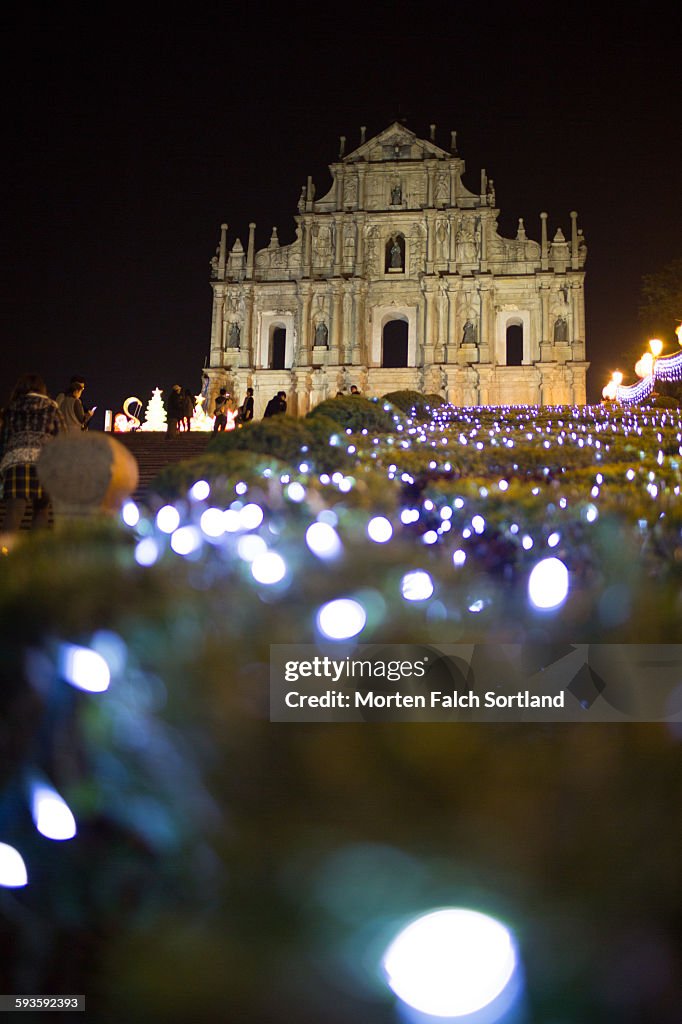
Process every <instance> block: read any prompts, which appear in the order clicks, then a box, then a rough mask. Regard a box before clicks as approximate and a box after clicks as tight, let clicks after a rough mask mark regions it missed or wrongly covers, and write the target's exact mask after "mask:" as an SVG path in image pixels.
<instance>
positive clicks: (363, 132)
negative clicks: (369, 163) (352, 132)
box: [360, 124, 367, 146]
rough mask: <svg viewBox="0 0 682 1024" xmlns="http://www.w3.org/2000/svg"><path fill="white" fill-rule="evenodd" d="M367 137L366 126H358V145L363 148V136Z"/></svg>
mask: <svg viewBox="0 0 682 1024" xmlns="http://www.w3.org/2000/svg"><path fill="white" fill-rule="evenodd" d="M366 135H367V125H365V124H363V125H360V145H361V146H364V144H365V136H366Z"/></svg>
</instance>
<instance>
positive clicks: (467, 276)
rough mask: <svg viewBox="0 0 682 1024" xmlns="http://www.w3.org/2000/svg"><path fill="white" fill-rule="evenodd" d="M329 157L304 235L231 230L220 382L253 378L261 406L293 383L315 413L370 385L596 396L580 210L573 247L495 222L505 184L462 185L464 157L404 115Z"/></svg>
mask: <svg viewBox="0 0 682 1024" xmlns="http://www.w3.org/2000/svg"><path fill="white" fill-rule="evenodd" d="M364 136H365V131H364V129H362V142H361V145H360V146H359V147H358V148H357V149H355V150H353V151H352V152H350V153H348V154H347V155H345V153H344V147H345V139H344V138H342V139H341V152H340V154H339V159H338V161H337V162H336V163H334V164H332V165H331V166H330V171H331V175H332V187H331V189H330V190H329V192H328V193H327V194H326V195H325V196H323V197H322V198H320V199H317V198H316V197H315V187H314V185H313V182H312V180H311V179H310V178H309V179H308V183H307V185H306V186H304V188H303V190H302V192H301V196H300V199H299V201H298V215H297V216H296V217H295V218H294V219H295V222H296V238H295V241H293V242H292V243H290V244H287V245H280V242H279V238H278V235H277V229H276V228H273V231H272V236H271V238H270V242H269V244H268V246H267V247H266V248H265V249H260V250H256V249H255V227H256V226H255V224H251V225H249V238H248V245H247V249H246V251H244V248H243V246H242V243H241V242H240V241H239V239H237V241H236V242H235V243H234V245H233V246H232V248H231V249H230V250H229V251H228V245H227V225H226V224H223V225H222V226H221V235H220V245H219V246H218V249H217V250H216V255H215V256H214V258H213V259H212V260H211V286H212V288H213V319H212V330H211V350H210V357H209V362H208V366H207V368H206V370H205V371H204V372H205V375H206V389H207V390H208V391H209V393H210V398H209V405H208V408H209V410H212V408H213V406H212V398H213V396H214V395H215V394H216V393H217V390H218V388H220V387H227V389H228V391H229V392H230V393H231V394H232V395H233V396H234V398H235V399H236V401H237V402H241V400H242V398H243V396H244V393H245V390H246V388H247V387H249V386H251V387H253V388H254V393H255V414H256V417H258V416H260V415H262V412H263V409H264V408H265V405H266V403H267V401H268V399H269V398H270V397H271V396H272V395H273V394H275V393H276V392H277V391H279V390H283V391H285V392H286V393H287V396H288V407H289V411H290V412H294V413H298V414H299V415H302V414H304V413H305V412H307V411H308V410H309V409H310V408H311V407H312V406H314V405H316V404H317V403H318V402H320V401H322V400H323V399H324V398H327V397H330V396H333V395H335V394H336V393H337V392H338V391H348V388H349V387H350V385H351V384H356V385H357V386H358V387H359V389H360V391H361V392H362V393H363V394H365V395H370V396H371V395H382V394H385V393H386V392H388V391H394V390H398V389H402V388H414V389H415V390H419V391H425V392H430V393H438V394H441V395H442V396H443V397H444V398H447V399H448V400H449V401H450V402H452V403H454V404H455V405H501V404H504V405H506V404H526V403H537V404H543V405H550V404H552V405H553V404H563V403H567V404H578V405H580V404H584V403H585V377H586V372H587V367H588V365H589V364H588V363H586V362H585V306H584V278H585V273H584V266H585V260H586V255H587V247H586V245H585V240H584V237H583V234H582V232H581V231H579V230H578V227H577V214H575V213H571V231H570V235H569V238H568V240H567V239H566V238H565V237H564V234H563V232H562V231H561V229H558V230H557V231H556V233H555V235H554V237H553V240H552V241H549V238H548V232H547V214H546V213H541V214H540V218H541V241H540V242H539V243H538V242H535V241H531V240H530V239H528V238H527V237H526V232H525V228H524V224H523V221H522V220H519V227H518V231H517V235H516V238H513V239H508V238H502V237H501V236H500V235H499V234H498V231H497V219H498V216H499V210H497V209H496V207H495V190H494V186H493V182H492V180H489V179H488V178H487V176H486V173H485V171H482V172H481V181H480V191H479V192H477V193H474V192H470V191H469V190H468V189H467V188H466V187H465V186H464V184H463V182H462V175H463V173H464V161H463V160H462V159H461V158H460V157H459V156H458V155H457V151H456V135H455V133H454V132H453V133H452V136H451V148H450V151H449V152H448V151H446V150H444V149H441V148H440V147H439V146H437V145H436V143H435V141H434V139H435V126H432V128H431V140H430V141H427V140H425V139H419V138H417V137H416V135H415V134H414V133H413V132H411V131H409V130H408V129H407V128H406V127H405V126H404V125H402V124H400V123H398V122H395V123H394V124H392V125H391V126H390V127H389V128H387V129H386V130H385V131H383V132H381V133H380V134H379V135H377V136H375V137H374V138H371V139H369V140H368V141H364Z"/></svg>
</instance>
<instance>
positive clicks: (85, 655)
mask: <svg viewBox="0 0 682 1024" xmlns="http://www.w3.org/2000/svg"><path fill="white" fill-rule="evenodd" d="M59 661H60V670H61V675H62V678H63V679H64V680H65V681H66V682H67V683H70V684H71V686H75V687H76V689H77V690H85V691H86V692H88V693H103V692H104V691H105V690H107V689H108V688H109V683H110V682H111V673H110V672H109V666H108V665H107V663H106V661H105V660H104V658H103V657H102V655H101V654H98V653H97V651H93V650H91V649H90V648H89V647H78V646H77V645H76V644H62V646H61V649H60V657H59Z"/></svg>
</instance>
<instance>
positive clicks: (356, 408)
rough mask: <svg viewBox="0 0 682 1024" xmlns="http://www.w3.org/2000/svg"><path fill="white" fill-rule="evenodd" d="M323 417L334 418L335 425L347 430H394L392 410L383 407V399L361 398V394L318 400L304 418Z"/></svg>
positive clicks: (382, 431) (385, 431)
mask: <svg viewBox="0 0 682 1024" xmlns="http://www.w3.org/2000/svg"><path fill="white" fill-rule="evenodd" d="M320 416H322V417H325V418H329V419H332V420H334V422H335V423H336V424H337V427H341V428H342V429H343V430H347V429H348V428H349V427H350V429H351V430H353V431H356V430H362V429H363V428H365V427H366V428H367V430H374V431H378V432H379V433H388V432H391V431H393V430H395V420H394V418H393V413H392V412H387V411H386V410H385V409H384V402H383V400H379V399H371V398H363V396H362V395H345V396H344V397H343V398H328V399H327V400H326V401H325V402H320V404H319V405H316V406H315V408H314V409H312V410H311V411H310V412H309V413H308V415H307V417H306V419H307V420H308V421H311V420H315V419H317V418H318V417H320Z"/></svg>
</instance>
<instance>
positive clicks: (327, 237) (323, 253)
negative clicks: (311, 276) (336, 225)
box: [317, 224, 332, 260]
mask: <svg viewBox="0 0 682 1024" xmlns="http://www.w3.org/2000/svg"><path fill="white" fill-rule="evenodd" d="M331 251H332V233H331V231H330V229H329V228H328V227H327V225H326V224H323V225H322V226H321V227H320V229H319V231H318V233H317V255H318V256H319V258H320V259H321V260H327V259H329V257H330V256H331Z"/></svg>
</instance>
